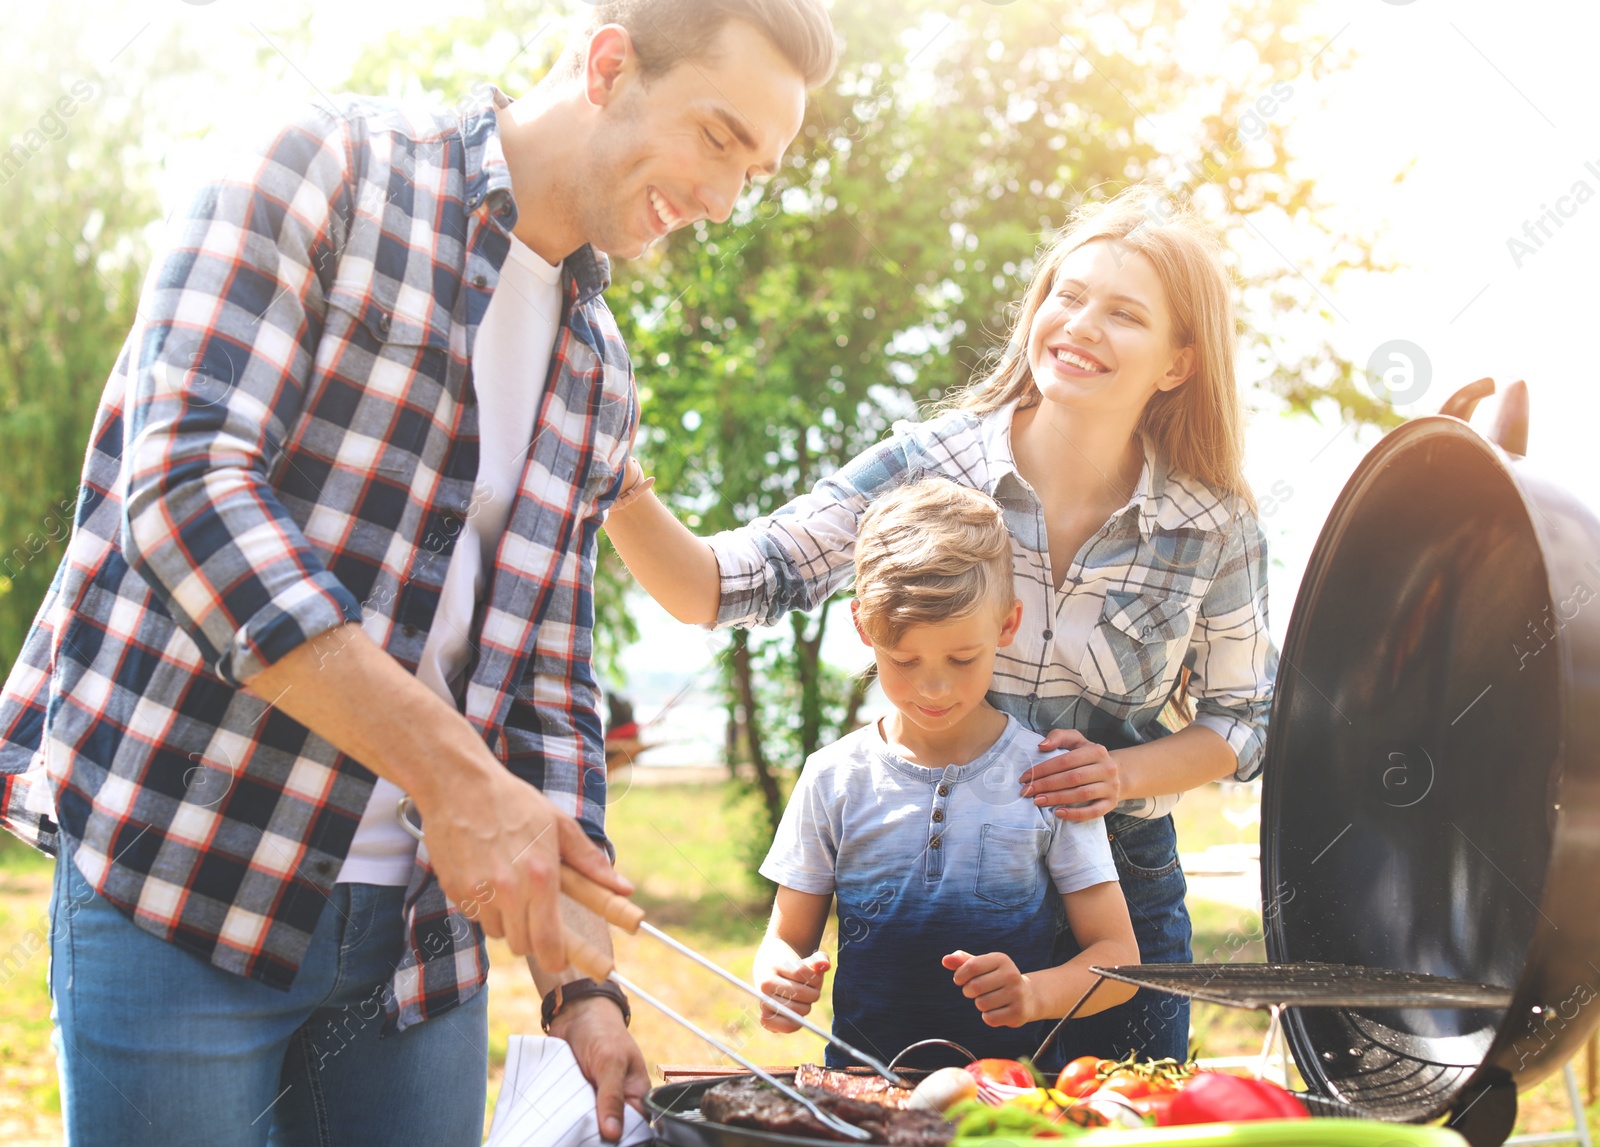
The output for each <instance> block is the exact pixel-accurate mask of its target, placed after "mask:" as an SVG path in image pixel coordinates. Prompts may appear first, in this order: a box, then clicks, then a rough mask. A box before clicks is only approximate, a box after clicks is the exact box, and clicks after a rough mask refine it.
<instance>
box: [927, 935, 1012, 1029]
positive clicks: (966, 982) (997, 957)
mask: <svg viewBox="0 0 1600 1147" xmlns="http://www.w3.org/2000/svg"><path fill="white" fill-rule="evenodd" d="M940 963H942V964H943V965H944V966H945V967H946V968H949V969H950V970H951V971H952V972H954V973H955V982H956V987H958V988H960V989H961V994H962V995H964V996H966V997H967V999H969V1000H971V1001H972V1002H973V1003H975V1004H977V1005H978V1010H979V1011H980V1012H982V1013H983V1022H984V1023H986V1024H988V1025H989V1026H990V1027H992V1028H1019V1027H1021V1026H1022V1025H1023V1024H1025V1023H1027V1022H1029V1021H1030V1020H1031V1019H1033V1018H1035V1017H1034V1015H1033V1013H1034V1001H1033V995H1034V993H1033V985H1032V983H1030V982H1029V980H1028V977H1027V976H1024V975H1023V974H1022V973H1021V972H1019V971H1018V970H1017V965H1016V963H1015V961H1013V960H1012V959H1011V957H1010V956H1008V955H1006V954H1005V953H1004V952H988V953H985V954H984V955H982V956H972V955H968V954H967V953H966V952H961V951H956V952H951V953H950V954H949V955H948V956H946V957H945V958H944V959H943V960H941V961H940Z"/></svg>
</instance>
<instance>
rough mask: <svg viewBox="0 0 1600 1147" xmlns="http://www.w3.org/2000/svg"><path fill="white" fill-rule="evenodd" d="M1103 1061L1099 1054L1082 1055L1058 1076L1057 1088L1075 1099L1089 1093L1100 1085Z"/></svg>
mask: <svg viewBox="0 0 1600 1147" xmlns="http://www.w3.org/2000/svg"><path fill="white" fill-rule="evenodd" d="M1101 1062H1102V1061H1101V1060H1100V1059H1099V1058H1098V1057H1097V1056H1092V1055H1080V1056H1079V1057H1078V1058H1077V1059H1075V1060H1073V1061H1072V1062H1071V1063H1069V1064H1067V1066H1066V1067H1063V1068H1062V1069H1061V1074H1060V1075H1058V1076H1056V1090H1057V1091H1059V1092H1061V1093H1062V1094H1063V1095H1070V1096H1072V1098H1074V1099H1081V1098H1082V1097H1083V1096H1085V1095H1088V1094H1089V1093H1090V1092H1091V1091H1094V1090H1095V1089H1096V1088H1098V1087H1099V1086H1100V1076H1099V1071H1100V1064H1101Z"/></svg>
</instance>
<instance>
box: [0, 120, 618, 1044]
mask: <svg viewBox="0 0 1600 1147" xmlns="http://www.w3.org/2000/svg"><path fill="white" fill-rule="evenodd" d="M504 100H505V97H503V96H501V95H500V94H499V93H498V92H497V93H495V94H494V103H495V105H499V104H502V103H503V102H504ZM515 222H516V206H515V204H514V202H513V200H512V197H511V180H510V176H509V174H508V171H507V168H506V162H505V157H504V154H503V152H502V150H501V143H500V137H499V134H498V126H497V122H496V118H495V114H494V106H484V107H480V108H477V109H475V110H472V111H469V112H468V113H466V114H464V115H459V116H458V115H456V114H444V115H438V116H433V115H427V114H420V115H419V114H411V113H407V112H403V111H401V110H400V109H398V108H395V107H391V106H389V105H386V104H382V103H378V102H372V101H365V100H359V99H344V100H341V101H340V104H339V107H338V109H337V111H329V110H324V109H311V110H308V111H307V112H306V113H305V114H304V115H302V116H300V117H299V118H298V119H297V120H296V121H295V122H293V123H290V124H289V125H288V126H287V127H285V128H284V129H283V130H282V131H281V132H279V133H278V134H277V135H276V137H275V138H273V139H272V140H271V141H270V142H268V143H267V144H266V145H265V146H264V147H262V148H260V149H257V150H255V151H253V152H251V153H249V154H248V155H247V156H246V157H245V158H244V159H243V160H242V161H240V162H239V163H238V164H236V165H235V166H233V167H232V168H230V169H229V171H228V173H227V174H226V175H225V176H224V177H223V178H222V179H220V180H217V181H216V182H214V183H212V184H210V185H209V186H207V187H205V188H204V189H202V191H201V192H200V193H199V195H198V196H197V197H196V198H195V199H194V201H193V202H192V204H191V205H190V206H189V207H188V209H187V210H186V211H184V212H182V213H180V214H179V215H177V216H175V217H174V219H173V220H172V221H171V224H170V229H169V234H168V241H167V243H166V245H165V247H164V250H163V252H162V254H161V255H160V257H159V258H158V259H157V260H156V261H155V264H154V266H153V268H152V271H151V273H150V276H149V277H148V279H147V280H146V282H145V286H144V290H143V292H142V297H141V301H140V307H139V318H138V321H137V323H136V325H135V327H134V329H133V331H132V333H131V334H130V335H129V337H128V340H127V342H126V344H125V345H124V347H123V350H122V353H121V356H120V358H119V360H118V362H117V364H116V367H115V370H114V371H113V373H112V375H111V378H110V381H109V382H108V383H107V384H106V388H105V392H104V395H103V396H102V399H101V402H100V408H99V412H98V414H97V416H96V419H95V422H94V429H93V432H92V436H91V439H90V444H89V450H88V456H87V459H86V461H85V464H84V470H83V483H82V487H81V489H80V492H79V499H78V507H77V515H76V521H75V526H74V529H73V533H72V536H71V539H70V541H69V542H68V547H67V553H66V556H65V559H64V560H63V562H62V564H61V567H60V569H59V571H58V572H57V574H56V578H55V581H54V584H53V585H52V586H51V589H50V592H49V595H48V596H47V597H46V599H45V601H44V604H43V605H42V606H41V608H40V610H39V613H38V616H37V618H36V619H35V622H34V626H33V629H32V631H31V633H30V634H29V637H28V640H27V642H26V645H25V648H24V649H23V651H22V654H21V656H20V657H19V659H18V661H17V664H16V666H15V667H14V669H13V670H12V673H11V677H10V680H9V681H7V683H6V686H5V691H4V694H3V697H0V784H3V786H4V790H3V793H0V797H3V800H0V823H4V824H5V826H6V827H7V828H9V829H11V830H12V831H13V832H16V833H17V834H18V835H20V836H23V837H24V838H25V839H28V840H30V841H32V842H33V843H35V844H37V845H38V846H39V847H41V848H43V849H45V850H46V851H51V852H57V853H59V854H60V855H61V856H63V857H71V858H72V859H73V860H75V861H76V863H77V865H78V867H79V869H80V870H81V871H82V872H83V874H84V876H85V877H86V878H87V879H88V880H89V882H90V883H91V884H92V885H93V886H94V887H95V889H96V890H97V891H98V892H99V893H100V894H101V895H102V896H104V897H105V898H106V899H108V900H109V901H111V902H112V903H113V904H115V905H117V907H119V908H120V909H121V910H122V911H123V912H124V913H126V914H128V915H129V916H130V917H131V918H132V919H133V921H134V922H135V923H136V924H137V925H138V926H140V927H142V928H144V929H146V930H147V931H149V932H152V933H154V934H155V935H157V936H160V937H162V938H164V939H166V940H169V941H170V942H172V943H174V944H177V945H178V946H180V947H182V948H184V949H186V950H188V951H191V952H193V953H195V954H196V955H198V956H199V957H201V958H202V959H205V960H207V961H209V962H210V963H212V964H214V965H216V966H217V967H219V968H224V969H226V970H228V971H231V972H236V973H238V974H240V975H244V976H248V977H251V978H253V979H256V980H259V981H261V982H263V983H266V984H269V985H272V986H275V987H280V988H282V987H286V986H287V985H288V984H289V983H290V982H291V981H292V980H293V978H294V975H295V972H296V970H297V968H298V967H299V964H300V961H301V959H302V957H303V956H304V953H305V951H306V946H307V943H308V941H309V940H310V937H311V933H312V930H313V929H314V928H315V926H316V923H317V919H318V916H319V915H320V914H321V912H322V911H323V910H324V909H325V908H326V907H327V903H328V901H327V898H326V894H327V893H328V891H329V890H330V889H331V887H332V885H333V883H334V879H335V877H336V876H337V875H338V872H339V869H340V865H341V862H342V861H343V858H344V856H345V854H346V852H347V850H348V848H349V845H350V840H351V837H352V835H353V834H354V832H355V828H356V825H357V823H358V821H359V820H360V818H361V814H362V811H363V810H364V808H365V807H366V804H367V797H368V794H369V793H370V792H371V790H372V785H373V775H372V774H371V773H370V772H368V771H367V770H366V769H365V768H363V767H362V766H361V765H359V764H357V763H356V762H355V761H353V760H351V759H349V758H348V757H345V756H343V755H342V754H340V753H338V752H337V751H335V750H334V749H333V748H332V746H330V745H329V744H328V743H327V742H326V741H324V740H323V739H322V738H320V737H318V736H316V735H314V734H312V733H310V732H309V731H308V730H306V729H305V728H304V727H303V726H301V725H299V724H297V723H296V722H294V721H292V720H290V719H289V718H288V717H286V716H285V715H284V714H283V713H282V712H280V711H279V710H277V709H274V708H273V707H272V706H271V705H269V704H268V703H266V702H265V701H262V700H259V699H257V698H255V697H253V696H251V695H250V694H248V693H246V692H244V691H243V690H242V689H241V687H240V685H241V682H243V681H245V680H246V679H248V678H249V677H251V676H252V675H253V674H255V673H256V672H258V671H259V670H261V669H262V668H264V667H265V666H268V665H271V664H272V663H274V662H275V661H277V660H278V659H279V658H281V657H283V656H284V655H285V654H287V653H289V652H290V651H291V650H293V649H295V648H296V647H298V646H299V645H301V644H302V643H303V642H305V641H307V640H308V639H310V638H311V637H313V636H315V635H317V634H319V633H322V632H325V631H327V630H329V629H332V628H334V627H335V626H338V625H340V624H342V623H344V622H347V621H360V622H362V623H363V624H364V626H365V629H366V631H367V632H368V633H370V634H371V635H372V636H373V637H374V638H375V639H376V640H377V641H378V642H379V643H380V644H381V645H382V646H383V648H384V649H386V650H387V651H388V652H389V653H390V654H392V655H393V656H394V657H395V658H396V659H397V660H399V661H400V663H401V664H402V665H404V666H406V667H407V668H408V669H410V670H413V671H415V668H416V665H417V662H418V659H419V658H420V656H421V653H422V649H423V643H424V642H425V640H426V639H427V636H428V628H429V625H430V624H431V622H432V620H433V616H434V612H435V609H436V608H437V606H438V602H439V591H440V587H441V585H442V583H443V580H444V576H445V572H446V569H447V568H448V566H449V559H450V555H451V552H452V549H453V547H454V544H455V540H456V538H457V537H458V535H459V534H460V533H461V530H462V527H463V523H464V521H465V518H466V516H468V515H469V514H470V513H471V512H472V508H473V507H474V506H475V505H476V502H475V501H474V499H473V484H474V481H475V480H476V477H477V470H478V429H477V426H478V423H477V412H478V407H477V405H476V401H475V398H474V394H473V387H472V370H471V356H472V348H473V344H474V338H475V336H476V333H477V328H478V324H479V323H480V322H481V320H482V319H483V315H484V311H485V310H486V309H487V307H488V304H489V298H490V295H491V294H492V292H493V291H494V289H495V286H496V284H497V282H498V280H499V271H500V267H501V265H502V264H503V263H504V261H505V258H506V253H507V250H508V248H509V234H510V231H511V229H512V227H513V226H514V225H515ZM608 273H609V272H608V266H607V264H606V262H605V260H604V257H603V256H601V255H598V254H596V253H595V252H593V251H592V250H591V249H590V248H587V247H585V248H583V249H581V250H580V251H578V252H577V253H575V254H574V255H572V256H570V257H569V258H568V259H567V260H566V263H565V266H564V270H563V293H564V306H563V314H562V318H561V325H560V329H559V331H558V333H557V336H556V343H555V348H554V352H553V355H552V359H551V362H550V363H549V364H548V368H549V375H548V377H549V384H548V386H547V387H546V390H545V396H544V398H543V400H542V406H541V408H540V412H539V417H538V421H537V423H536V427H537V428H536V431H535V434H534V441H533V443H532V445H531V447H530V449H529V450H528V453H527V458H526V461H525V463H524V469H523V473H522V481H521V486H520V488H519V490H518V493H517V495H516V500H515V504H514V506H513V508H512V512H511V518H510V522H509V524H508V525H507V528H506V532H505V535H504V537H503V538H502V540H501V542H500V544H499V548H498V550H497V552H496V554H495V557H494V566H493V570H492V575H491V577H490V580H489V586H488V590H487V592H486V595H485V601H484V602H483V603H481V604H480V606H479V608H478V611H477V615H476V617H475V618H474V622H473V630H472V633H471V634H470V639H471V646H472V650H473V657H472V661H471V664H470V665H469V668H468V673H467V677H466V681H465V684H464V686H463V688H462V690H461V694H460V696H459V697H458V698H457V700H458V704H459V706H460V708H461V710H462V712H463V713H464V714H465V715H466V717H467V719H468V720H469V721H470V722H471V724H472V725H473V727H474V728H475V729H476V730H477V731H478V732H479V733H480V734H481V735H482V736H483V738H484V740H485V742H486V743H487V744H488V746H489V748H490V749H491V750H492V751H493V752H494V753H495V754H497V755H498V756H499V757H500V759H501V760H502V761H504V762H505V764H506V766H507V767H508V768H510V769H511V770H512V771H513V772H514V773H516V774H517V775H518V776H520V777H522V778H523V779H525V780H527V781H528V782H530V783H531V784H534V785H536V786H538V787H539V788H540V789H542V790H543V791H544V793H545V794H546V795H547V796H548V797H550V798H551V799H552V800H553V801H554V802H555V804H556V805H557V806H558V807H560V808H562V809H564V810H566V811H568V812H570V813H572V814H574V815H575V816H577V817H578V819H579V821H580V822H581V823H582V825H583V827H584V829H585V830H586V831H587V832H588V834H589V835H590V836H591V837H592V838H594V839H595V840H597V841H599V842H601V843H604V842H605V833H604V811H605V769H604V764H603V759H602V755H601V732H600V721H599V717H598V714H597V707H596V703H597V699H598V698H597V690H596V686H595V682H594V678H593V675H592V672H591V669H590V638H591V630H592V625H593V612H594V610H593V599H592V596H591V585H592V574H593V564H594V556H595V543H596V534H597V531H598V529H599V527H600V522H601V518H602V515H603V512H604V510H605V508H606V507H607V506H609V504H610V502H611V501H612V500H613V498H614V497H615V495H616V492H617V489H618V488H619V487H620V484H621V475H622V467H623V464H624V462H625V461H626V458H627V453H628V450H629V447H630V443H631V441H632V437H633V432H634V428H635V425H636V423H637V418H638V404H637V398H636V395H635V392H634V388H633V376H632V369H631V367H630V364H629V361H628V357H627V353H626V351H625V349H624V347H623V345H622V342H621V339H620V337H619V335H618V332H617V328H616V324H615V322H614V320H613V318H612V316H611V314H610V312H609V311H608V310H607V308H606V306H605V303H604V302H603V301H602V300H601V298H600V293H601V291H602V290H603V289H604V288H605V286H606V285H607V282H608ZM545 365H546V364H542V363H541V364H530V369H529V376H528V379H527V384H528V385H529V386H537V385H540V384H541V383H542V382H543V381H544V379H543V377H542V376H543V374H544V372H545ZM336 661H337V653H334V654H332V655H331V656H330V657H329V659H328V664H327V665H326V666H325V669H328V668H331V667H333V665H334V664H335V663H336ZM393 716H394V719H395V720H396V721H404V720H405V714H404V713H395V714H394V715H393ZM39 784H47V785H48V790H49V791H48V798H49V799H48V800H47V801H45V802H43V805H41V802H40V801H39V799H38V798H39V796H40V794H38V793H35V794H34V800H32V801H30V800H29V799H28V794H29V789H30V788H31V787H32V786H34V785H39ZM50 805H53V808H54V822H52V820H51V818H50V817H49V816H47V815H41V814H40V813H38V812H36V811H30V806H31V808H32V809H39V808H41V807H47V806H50ZM58 826H59V827H58ZM472 914H473V915H475V913H472ZM406 916H407V925H408V936H409V946H408V951H407V952H406V954H405V957H404V959H403V960H402V961H401V963H400V965H399V966H398V967H397V968H396V970H395V975H394V978H393V981H392V988H393V991H392V993H389V994H388V995H387V1003H388V1012H389V1023H390V1025H391V1027H394V1026H398V1027H400V1028H404V1027H406V1026H409V1025H411V1024H413V1023H416V1022H419V1021H421V1020H424V1019H427V1018H429V1017H431V1016H434V1015H438V1014H439V1013H441V1012H443V1011H446V1010H448V1009H449V1008H451V1007H453V1006H455V1005H456V1004H458V1003H461V1002H464V1001H465V1000H466V999H468V998H470V997H471V996H472V995H473V994H474V993H476V992H477V991H478V990H479V988H480V987H481V985H482V984H483V982H484V979H485V976H486V972H487V966H488V963H487V957H486V953H485V950H484V945H483V937H482V933H481V931H480V930H479V928H478V927H477V925H476V924H473V923H472V922H471V921H469V920H467V919H466V918H465V917H464V916H463V915H462V913H461V912H459V911H457V910H456V909H455V908H454V907H453V906H452V905H450V904H449V903H448V902H447V901H446V899H445V896H444V894H443V892H442V890H441V889H440V887H439V883H438V881H437V879H435V878H434V877H433V875H432V873H431V871H430V870H429V869H428V868H427V867H426V850H425V849H424V850H422V851H421V853H420V854H419V859H418V865H417V868H416V870H415V872H414V873H413V876H412V880H411V884H410V887H409V888H408V889H407V892H406ZM134 974H135V975H136V974H137V970H134Z"/></svg>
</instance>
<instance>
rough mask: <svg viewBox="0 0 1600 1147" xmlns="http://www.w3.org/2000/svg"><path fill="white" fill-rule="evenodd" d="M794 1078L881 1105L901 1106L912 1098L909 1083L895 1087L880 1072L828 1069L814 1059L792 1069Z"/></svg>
mask: <svg viewBox="0 0 1600 1147" xmlns="http://www.w3.org/2000/svg"><path fill="white" fill-rule="evenodd" d="M794 1081H795V1082H796V1083H800V1084H805V1085H806V1086H808V1087H820V1088H822V1089H823V1090H824V1091H831V1092H833V1093H834V1094H835V1095H842V1096H844V1097H845V1098H847V1099H864V1100H866V1101H867V1102H868V1103H879V1104H882V1105H883V1106H884V1107H893V1108H894V1109H895V1110H897V1111H899V1110H904V1108H905V1106H906V1105H907V1104H908V1103H910V1102H911V1089H910V1088H909V1087H896V1086H895V1085H894V1084H892V1083H890V1082H889V1081H888V1080H887V1079H885V1078H883V1076H881V1075H857V1074H855V1073H854V1072H849V1071H831V1070H829V1069H828V1068H826V1067H818V1066H817V1065H816V1064H814V1063H802V1064H801V1065H800V1066H799V1067H797V1068H796V1069H795V1073H794Z"/></svg>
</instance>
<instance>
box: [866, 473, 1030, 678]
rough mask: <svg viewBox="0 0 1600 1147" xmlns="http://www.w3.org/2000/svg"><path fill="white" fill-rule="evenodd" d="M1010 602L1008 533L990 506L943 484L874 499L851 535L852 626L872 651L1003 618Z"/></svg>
mask: <svg viewBox="0 0 1600 1147" xmlns="http://www.w3.org/2000/svg"><path fill="white" fill-rule="evenodd" d="M1015 600H1016V590H1015V586H1014V584H1013V579H1012V573H1011V534H1010V532H1009V531H1008V530H1007V529H1006V523H1005V519H1004V517H1003V516H1002V514H1001V511H1000V507H999V505H998V504H996V502H995V500H994V499H993V498H991V497H989V496H988V495H987V494H985V493H983V492H981V491H979V490H974V489H972V488H970V487H967V486H961V485H958V484H956V483H955V482H951V481H949V480H948V479H945V478H928V479H924V480H922V481H920V482H914V483H912V484H911V485H909V486H902V487H900V488H899V489H898V490H895V491H893V492H892V493H889V494H886V495H885V496H884V497H882V498H879V499H878V500H877V501H876V502H874V503H873V504H872V505H871V506H870V507H869V508H868V509H867V512H866V513H865V514H864V515H862V518H861V524H860V526H859V527H858V528H857V531H856V602H857V605H856V620H857V621H858V622H860V624H861V629H862V632H864V633H865V634H866V635H867V637H868V638H870V639H871V641H872V643H873V644H874V645H878V646H882V647H883V648H886V649H893V648H894V647H895V646H896V645H898V644H899V643H900V639H901V638H902V637H904V636H905V634H906V631H907V630H908V629H911V628H912V627H913V626H918V625H938V624H940V623H942V622H946V621H954V620H956V619H958V618H963V617H968V616H970V615H971V614H974V613H976V612H978V611H979V610H981V609H993V610H994V611H995V612H996V613H997V614H1004V613H1005V611H1006V610H1008V609H1010V608H1011V605H1012V603H1013V602H1014V601H1015Z"/></svg>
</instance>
